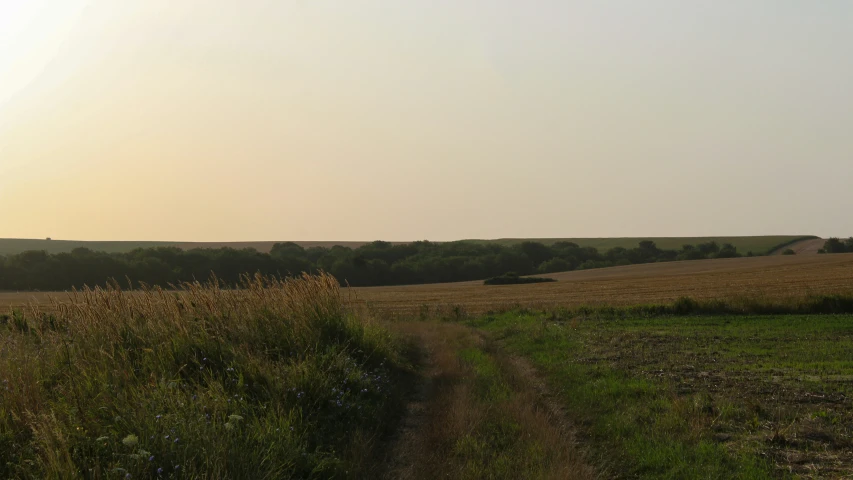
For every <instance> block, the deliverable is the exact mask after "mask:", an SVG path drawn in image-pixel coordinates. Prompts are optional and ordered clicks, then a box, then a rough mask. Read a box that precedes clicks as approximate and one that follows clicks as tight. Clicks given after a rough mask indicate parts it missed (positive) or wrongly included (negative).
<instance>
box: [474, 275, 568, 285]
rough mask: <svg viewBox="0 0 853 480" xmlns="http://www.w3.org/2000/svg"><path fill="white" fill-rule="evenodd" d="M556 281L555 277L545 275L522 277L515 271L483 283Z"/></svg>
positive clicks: (504, 283) (503, 283) (512, 283)
mask: <svg viewBox="0 0 853 480" xmlns="http://www.w3.org/2000/svg"><path fill="white" fill-rule="evenodd" d="M546 282H556V280H554V279H553V278H544V277H520V276H518V274H517V273H515V272H508V273H505V274H503V275H501V276H499V277H492V278H489V279H487V280H485V281H484V282H483V285H519V284H525V283H546Z"/></svg>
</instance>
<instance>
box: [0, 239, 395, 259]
mask: <svg viewBox="0 0 853 480" xmlns="http://www.w3.org/2000/svg"><path fill="white" fill-rule="evenodd" d="M285 241H287V240H281V241H270V242H149V241H140V242H136V241H116V242H109V241H85V240H44V239H38V240H36V239H22V238H0V255H14V254H16V253H21V252H25V251H27V250H44V251H46V252H48V253H67V252H70V251H71V250H74V249H75V248H78V247H85V248H88V249H90V250H94V251H100V252H108V253H123V252H129V251H131V250H133V249H135V248H152V247H178V248H181V249H184V250H190V249H193V248H222V247H231V248H237V249H240V248H254V249H255V250H257V251H259V252H269V251H270V249H272V246H273V245H274V244H276V243H280V242H285ZM293 243H297V244H299V245H301V246H303V247H305V248H310V247H326V248H331V247H333V246H335V245H341V246H344V247H350V248H358V247H360V246H362V245H364V244H367V243H370V242H334V241H317V242H314V241H304V242H303V241H295V242H293ZM392 243H406V242H392Z"/></svg>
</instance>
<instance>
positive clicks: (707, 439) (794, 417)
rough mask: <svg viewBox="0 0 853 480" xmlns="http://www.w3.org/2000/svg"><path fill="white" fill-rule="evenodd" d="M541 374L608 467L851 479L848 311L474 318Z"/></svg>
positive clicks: (656, 473) (851, 321) (647, 474)
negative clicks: (838, 312)
mask: <svg viewBox="0 0 853 480" xmlns="http://www.w3.org/2000/svg"><path fill="white" fill-rule="evenodd" d="M472 324H473V325H475V326H477V327H478V328H482V329H484V330H486V331H488V332H490V333H491V334H492V335H494V336H495V337H496V338H497V339H498V341H499V342H500V343H501V344H502V345H503V346H504V347H505V348H507V349H508V350H509V352H510V353H515V354H518V355H522V356H523V357H525V358H529V359H530V360H531V361H532V362H533V363H534V365H535V366H536V367H537V369H538V370H539V371H540V372H542V374H543V375H545V377H546V378H547V381H548V383H549V384H550V385H551V386H552V388H553V389H554V390H555V391H558V392H561V393H558V396H559V398H560V401H561V402H562V404H563V405H564V406H565V412H566V413H567V414H568V416H569V417H570V419H571V420H572V421H573V423H574V424H575V425H578V428H579V430H580V432H579V434H580V435H582V436H583V437H584V438H585V439H586V440H585V442H586V445H587V446H588V447H589V448H590V451H591V452H592V459H593V463H594V464H597V465H609V472H605V476H606V477H607V478H638V477H642V478H779V477H783V478H784V477H785V476H786V475H790V474H794V475H796V476H798V477H802V478H849V474H850V473H851V472H853V405H851V403H850V398H851V397H853V316H849V315H814V316H796V315H782V316H773V315H770V316H713V317H701V316H700V317H659V318H594V317H588V318H579V317H560V315H559V314H550V315H544V314H541V313H539V314H536V313H529V312H525V311H521V312H509V313H504V314H501V315H494V316H485V317H482V318H480V319H477V320H475V321H473V322H472Z"/></svg>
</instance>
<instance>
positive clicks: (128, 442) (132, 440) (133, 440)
mask: <svg viewBox="0 0 853 480" xmlns="http://www.w3.org/2000/svg"><path fill="white" fill-rule="evenodd" d="M101 438H105V437H101ZM100 440H101V439H100V438H99V439H98V441H100ZM121 443H123V444H124V445H125V446H127V447H135V446H136V445H137V444H138V443H139V437H137V436H136V435H133V434H130V435H128V436H126V437H124V438H123V439H122V440H121Z"/></svg>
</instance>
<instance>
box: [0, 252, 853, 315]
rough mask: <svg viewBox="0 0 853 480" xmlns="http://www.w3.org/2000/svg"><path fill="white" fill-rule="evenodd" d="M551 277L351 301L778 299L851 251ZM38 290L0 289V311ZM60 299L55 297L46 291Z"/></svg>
mask: <svg viewBox="0 0 853 480" xmlns="http://www.w3.org/2000/svg"><path fill="white" fill-rule="evenodd" d="M548 277H551V278H554V279H556V280H558V281H557V282H553V283H545V284H535V285H508V286H485V285H483V284H482V282H479V281H478V282H459V283H444V284H431V285H408V286H394V287H368V288H352V289H349V291H348V292H347V293H348V294H349V295H350V296H351V297H352V298H354V299H355V300H356V301H358V302H361V303H365V304H367V305H369V306H370V307H372V308H375V309H377V310H379V311H382V312H385V313H391V314H400V315H402V314H413V313H419V312H420V311H421V310H422V308H423V307H424V306H427V307H429V308H433V309H435V308H441V307H443V306H444V307H448V306H455V305H459V306H461V307H463V308H465V309H466V311H467V312H469V313H481V312H486V311H489V310H494V309H499V308H504V307H511V306H516V305H524V306H538V307H554V306H569V307H571V306H580V305H616V306H618V305H637V304H646V303H659V302H670V301H673V300H676V299H678V298H680V297H692V298H694V299H697V300H703V299H713V298H727V299H732V298H753V299H754V298H760V299H767V300H785V299H790V298H800V297H804V296H808V295H824V294H835V293H844V294H850V293H853V254H836V255H812V256H768V257H753V258H730V259H716V260H696V261H685V262H667V263H654V264H645V265H627V266H622V267H612V268H601V269H594V270H580V271H573V272H565V273H555V274H549V275H548ZM50 295H51V294H48V293H43V292H21V293H15V292H6V293H0V308H8V307H9V306H13V305H17V306H20V305H23V304H25V303H27V302H28V301H30V300H34V301H36V302H46V301H47V298H48V296H50ZM53 296H58V297H60V298H61V297H62V296H63V294H58V295H57V294H53Z"/></svg>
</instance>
